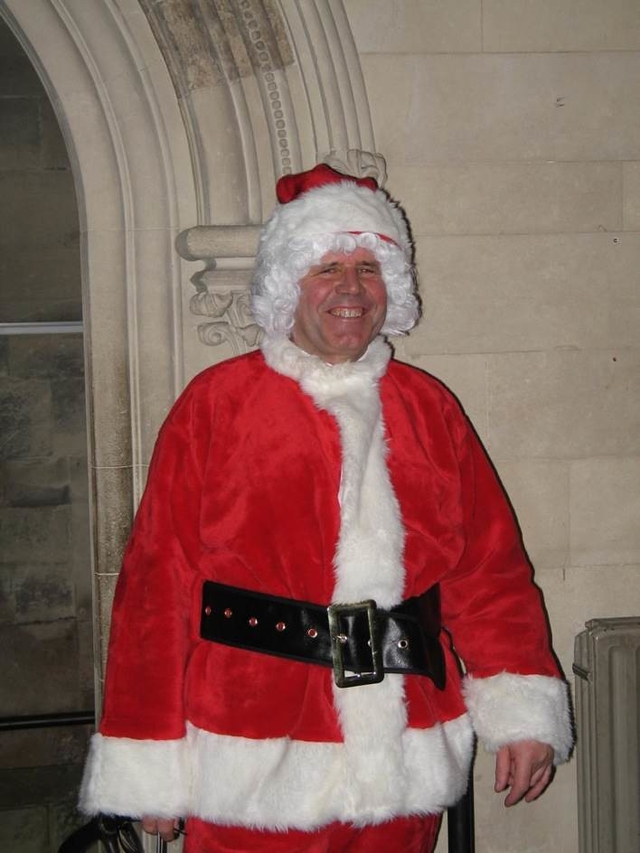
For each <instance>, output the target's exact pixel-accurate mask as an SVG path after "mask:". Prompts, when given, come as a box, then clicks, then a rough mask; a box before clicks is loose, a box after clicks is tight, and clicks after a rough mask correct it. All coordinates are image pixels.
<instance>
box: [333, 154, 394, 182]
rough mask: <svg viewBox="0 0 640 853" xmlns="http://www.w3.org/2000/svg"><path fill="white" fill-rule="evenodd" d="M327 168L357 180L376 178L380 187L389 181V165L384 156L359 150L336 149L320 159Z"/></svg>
mask: <svg viewBox="0 0 640 853" xmlns="http://www.w3.org/2000/svg"><path fill="white" fill-rule="evenodd" d="M320 159H321V160H322V162H323V163H326V164H327V166H331V168H332V169H336V170H337V171H338V172H343V173H344V174H345V175H353V176H354V177H356V178H375V180H376V181H377V182H378V186H379V187H383V186H384V185H385V183H386V181H387V164H386V161H385V159H384V157H383V156H382V154H377V153H372V152H371V151H361V150H360V149H359V148H347V149H341V150H338V149H334V150H332V151H330V152H329V153H328V154H325V155H324V156H323V157H321V158H320Z"/></svg>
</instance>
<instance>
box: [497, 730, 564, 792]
mask: <svg viewBox="0 0 640 853" xmlns="http://www.w3.org/2000/svg"><path fill="white" fill-rule="evenodd" d="M552 773H553V749H552V747H550V746H549V744H548V743H540V741H537V740H522V741H517V742H516V743H509V744H507V745H506V746H503V747H501V748H500V749H499V750H498V753H497V755H496V784H495V790H496V792H497V793H499V792H500V791H505V790H506V789H507V788H509V789H510V790H509V793H508V794H507V797H506V799H505V801H504V804H505V806H514V805H515V804H516V803H517V802H519V801H520V800H521V799H522V798H523V797H524V799H525V802H527V803H530V802H531V800H535V799H536V797H539V796H540V794H541V793H542V792H543V791H544V789H545V788H546V787H547V785H548V784H549V782H550V781H551V775H552Z"/></svg>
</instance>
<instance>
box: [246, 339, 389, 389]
mask: <svg viewBox="0 0 640 853" xmlns="http://www.w3.org/2000/svg"><path fill="white" fill-rule="evenodd" d="M261 349H262V354H263V355H264V358H265V361H266V362H267V364H268V365H269V367H271V368H272V369H273V370H275V371H276V373H281V374H282V375H283V376H288V377H289V378H290V379H295V380H296V382H299V383H300V385H302V387H303V388H305V390H307V389H306V387H305V386H306V385H307V384H309V385H310V386H311V387H314V388H315V387H318V390H320V388H321V387H322V388H324V389H326V392H328V393H330V392H331V390H333V392H334V393H341V392H344V391H348V390H349V387H353V382H354V381H357V380H358V379H360V380H361V381H367V380H368V381H369V382H374V383H375V382H377V381H378V380H379V379H380V377H381V376H384V374H385V372H386V370H387V364H388V363H389V359H390V358H391V347H390V346H389V344H388V343H387V342H386V341H385V339H384V338H383V337H377V338H375V339H374V340H373V341H372V342H371V343H370V344H369V347H368V349H367V351H366V352H365V354H364V355H363V356H362V358H360V359H359V360H358V361H345V362H343V363H341V364H327V363H326V362H324V361H322V359H320V358H318V356H317V355H310V354H309V353H307V352H305V351H304V350H302V349H300V347H298V346H296V345H295V344H294V343H293V341H290V340H289V339H288V338H284V337H267V338H265V339H264V340H263V342H262V344H261ZM308 393H309V392H308ZM311 396H313V395H311Z"/></svg>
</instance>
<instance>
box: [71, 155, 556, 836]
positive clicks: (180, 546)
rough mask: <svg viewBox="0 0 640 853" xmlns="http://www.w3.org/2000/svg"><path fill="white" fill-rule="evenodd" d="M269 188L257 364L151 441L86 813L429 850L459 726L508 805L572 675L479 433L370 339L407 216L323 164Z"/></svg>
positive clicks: (405, 301)
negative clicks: (551, 636)
mask: <svg viewBox="0 0 640 853" xmlns="http://www.w3.org/2000/svg"><path fill="white" fill-rule="evenodd" d="M278 198H279V205H278V206H277V208H276V210H275V212H274V214H273V216H272V217H271V219H270V220H269V222H267V224H266V225H265V227H264V229H263V233H262V237H261V241H260V246H259V250H258V257H257V261H256V272H255V279H254V294H253V306H254V314H255V317H256V321H257V322H258V323H259V324H260V325H261V327H262V328H263V329H264V332H265V337H264V341H263V344H262V347H261V351H260V352H255V353H251V354H249V355H246V356H242V357H239V358H236V359H232V360H230V361H228V362H225V363H223V364H220V365H217V366H216V367H213V368H211V369H209V370H207V371H205V372H204V373H202V374H200V376H198V377H196V379H194V380H193V382H192V383H191V384H190V385H189V387H188V388H187V390H186V391H185V392H184V394H183V395H182V397H181V398H180V399H179V400H178V402H177V403H176V405H175V407H174V409H173V410H172V412H171V414H170V416H169V418H168V419H167V422H166V423H165V425H164V427H163V429H162V431H161V433H160V436H159V439H158V444H157V447H156V451H155V453H154V458H153V461H152V464H151V468H150V472H149V480H148V486H147V490H146V492H145V495H144V497H143V500H142V503H141V506H140V509H139V511H138V514H137V517H136V522H135V525H134V529H133V533H132V537H131V540H130V542H129V545H128V548H127V552H126V555H125V560H124V566H123V570H122V573H121V576H120V580H119V584H118V589H117V593H116V599H115V604H114V613H113V620H112V632H111V645H110V654H109V663H108V668H107V682H106V692H105V703H104V715H103V719H102V723H101V726H100V733H99V734H97V735H96V736H95V737H94V740H93V744H92V752H91V756H90V758H89V762H88V767H87V771H86V774H85V780H84V784H83V791H82V797H81V798H82V807H83V808H84V810H85V811H87V812H89V813H95V812H97V811H103V812H104V811H107V812H113V813H126V814H129V815H134V816H138V817H142V818H143V826H144V827H145V829H147V830H148V831H151V832H160V834H161V835H162V836H163V837H165V838H171V837H173V831H174V826H175V825H176V819H177V818H178V817H187V818H188V820H187V825H186V833H187V836H186V848H185V849H186V850H187V851H191V852H192V853H195V851H198V853H215V852H216V851H249V850H251V851H269V853H279V851H282V853H285V851H286V853H290V851H313V852H314V853H323V851H324V853H328V851H352V853H358V851H360V853H364V851H382V850H384V851H430V850H432V848H433V845H434V843H435V836H436V833H437V829H438V824H439V815H440V813H441V812H442V810H443V809H444V808H446V807H447V806H448V805H450V804H452V803H454V802H455V801H456V800H457V799H458V798H459V797H460V796H461V795H462V794H463V792H464V789H465V786H466V781H467V776H468V770H469V764H470V760H471V755H472V749H473V737H474V731H475V733H476V734H477V735H478V737H479V738H480V740H481V741H482V742H483V743H484V745H485V746H486V747H487V748H488V749H490V750H492V751H494V752H496V754H497V758H496V790H497V791H503V790H505V789H507V788H509V792H508V795H507V798H506V800H505V803H506V805H512V804H514V803H515V802H517V801H518V800H520V799H522V798H524V799H525V800H532V799H534V798H535V797H536V796H538V795H539V794H540V793H541V791H542V790H543V789H544V788H545V787H546V785H547V784H548V782H549V779H550V776H551V772H552V767H553V764H554V763H556V764H557V763H559V762H562V761H564V760H566V758H567V756H568V753H569V751H570V747H571V731H570V724H569V714H568V708H567V695H566V685H565V684H564V683H563V681H562V680H561V678H560V674H559V672H558V669H557V666H556V663H555V661H554V658H553V655H552V653H551V651H550V648H549V644H548V636H547V630H546V623H545V619H544V616H543V612H542V608H541V602H540V598H539V593H538V592H537V590H536V588H535V587H534V586H533V584H532V583H531V578H530V570H529V567H528V564H527V561H526V558H525V557H524V555H523V552H522V549H521V545H520V541H519V535H518V531H517V528H516V525H515V523H514V520H513V518H512V515H511V512H510V510H509V507H508V504H507V501H506V499H505V497H504V495H503V493H502V490H501V488H500V486H499V484H498V482H497V480H496V477H495V475H494V473H493V470H492V468H491V466H490V464H489V462H488V461H487V459H486V457H485V455H484V453H483V451H482V449H481V447H480V445H479V443H478V441H477V439H476V437H475V435H474V433H473V430H472V429H471V427H470V426H469V424H468V422H467V421H466V419H465V417H464V415H463V413H462V412H461V411H460V409H459V407H458V405H457V403H456V401H455V400H454V399H453V397H452V395H451V394H449V393H448V392H447V391H446V390H445V389H444V388H443V387H442V386H441V385H440V384H439V383H438V382H437V381H436V380H434V379H432V378H431V377H429V376H427V375H426V374H424V373H422V372H420V371H418V370H415V369H414V368H411V367H408V366H407V365H403V364H401V363H399V362H396V361H394V360H391V351H390V348H389V346H388V344H387V343H386V342H385V340H384V338H383V336H384V335H386V334H391V335H393V334H403V333H405V332H407V331H409V329H411V328H412V327H413V325H414V324H415V322H416V321H417V319H418V303H417V299H416V294H415V285H414V275H413V266H412V245H411V241H410V238H409V235H408V230H407V225H406V222H405V219H404V216H403V214H402V212H401V211H400V209H399V208H398V207H397V206H396V205H395V204H393V203H392V202H391V201H390V199H389V198H388V196H386V194H384V193H383V192H381V191H380V190H378V189H377V185H376V183H375V181H373V180H372V179H363V180H356V179H354V178H349V177H346V176H343V175H340V174H338V173H336V172H334V171H333V170H331V169H329V168H328V167H326V166H318V167H316V168H315V169H313V170H311V171H310V172H307V173H303V174H301V175H293V176H287V177H285V178H282V179H281V180H280V182H279V184H278ZM343 605H344V606H343ZM441 621H442V626H443V628H444V629H446V630H443V631H441V630H440V628H441V624H440V623H441ZM452 641H453V644H455V650H456V652H457V653H458V655H459V656H460V658H461V659H462V660H463V661H464V665H465V667H466V675H465V677H464V679H461V676H460V672H459V668H458V664H457V659H456V657H455V655H454V652H453V648H452Z"/></svg>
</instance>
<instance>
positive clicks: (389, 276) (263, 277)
mask: <svg viewBox="0 0 640 853" xmlns="http://www.w3.org/2000/svg"><path fill="white" fill-rule="evenodd" d="M315 171H320V173H321V174H322V175H323V176H324V175H326V174H327V173H328V172H332V171H333V170H330V169H328V167H327V166H319V167H316V169H315V170H312V173H313V172H315ZM304 174H310V173H303V175H304ZM333 176H335V177H333ZM333 176H331V177H330V178H329V180H330V181H333V182H332V183H323V184H322V185H320V186H314V187H313V188H312V189H308V190H306V191H303V192H302V193H301V194H298V195H296V196H295V197H293V200H291V201H287V202H286V203H283V204H277V205H276V208H275V210H274V212H273V214H272V215H271V218H270V219H269V220H268V221H267V222H266V223H265V225H264V227H263V229H262V232H261V235H260V242H259V245H258V254H257V257H256V265H255V270H254V276H253V282H252V309H253V315H254V317H255V320H256V322H257V323H258V325H259V326H260V327H261V328H262V329H264V331H265V333H266V334H267V336H268V337H286V336H288V335H289V334H290V332H291V329H292V328H293V323H294V314H295V310H296V306H297V304H298V298H299V295H300V288H299V284H298V282H299V281H300V279H301V278H303V276H304V275H305V274H306V273H307V272H308V270H309V269H310V268H311V267H312V266H314V265H315V264H317V263H319V262H320V260H321V259H322V258H323V257H324V256H325V255H326V254H327V253H328V252H335V251H338V252H347V253H350V252H353V251H354V250H355V249H356V248H357V247H362V248H365V249H368V250H369V251H370V252H372V253H373V255H374V256H375V258H376V260H377V261H378V263H379V264H380V269H381V272H382V278H383V280H384V283H385V285H386V288H387V316H386V319H385V323H384V326H383V327H382V330H381V333H382V334H387V335H401V334H405V333H406V332H408V331H409V330H410V329H412V328H413V327H414V326H415V324H416V323H417V321H418V318H419V315H420V306H419V302H418V298H417V295H416V278H415V269H414V265H413V244H412V242H411V238H410V236H409V229H408V226H407V220H406V218H405V215H404V212H403V211H402V209H401V208H400V207H399V206H398V205H397V204H395V203H394V202H393V201H392V200H391V199H390V198H389V196H388V195H387V194H386V193H385V192H383V191H382V190H379V189H373V187H375V182H374V181H373V180H372V179H368V181H367V182H366V185H362V183H364V182H362V183H356V182H355V181H356V179H355V178H349V176H347V175H340V174H339V173H336V172H333ZM287 177H288V178H293V179H296V178H299V177H303V176H287ZM283 180H286V179H281V181H283ZM279 189H280V185H279ZM279 196H280V192H279Z"/></svg>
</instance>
